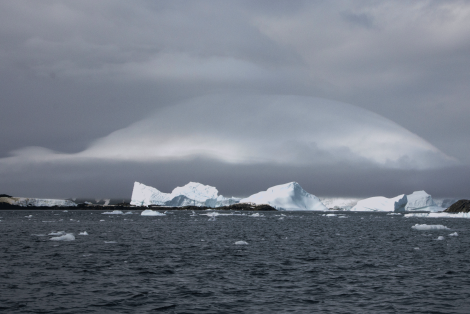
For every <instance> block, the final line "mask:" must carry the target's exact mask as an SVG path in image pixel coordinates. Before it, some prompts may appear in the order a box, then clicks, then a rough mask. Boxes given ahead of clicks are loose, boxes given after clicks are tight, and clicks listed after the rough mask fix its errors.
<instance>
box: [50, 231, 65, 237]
mask: <svg viewBox="0 0 470 314" xmlns="http://www.w3.org/2000/svg"><path fill="white" fill-rule="evenodd" d="M64 234H65V231H52V232H51V233H49V234H48V235H51V236H60V235H64Z"/></svg>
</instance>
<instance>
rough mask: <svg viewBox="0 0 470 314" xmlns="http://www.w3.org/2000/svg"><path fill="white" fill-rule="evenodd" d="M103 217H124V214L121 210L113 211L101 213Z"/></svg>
mask: <svg viewBox="0 0 470 314" xmlns="http://www.w3.org/2000/svg"><path fill="white" fill-rule="evenodd" d="M101 214H103V215H123V214H124V213H123V212H122V211H120V210H113V211H112V212H104V213H101Z"/></svg>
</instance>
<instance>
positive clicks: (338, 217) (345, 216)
mask: <svg viewBox="0 0 470 314" xmlns="http://www.w3.org/2000/svg"><path fill="white" fill-rule="evenodd" d="M338 218H348V216H339V217H338Z"/></svg>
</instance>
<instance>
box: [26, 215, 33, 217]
mask: <svg viewBox="0 0 470 314" xmlns="http://www.w3.org/2000/svg"><path fill="white" fill-rule="evenodd" d="M24 217H25V218H33V215H29V216H24Z"/></svg>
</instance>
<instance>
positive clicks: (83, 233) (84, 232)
mask: <svg viewBox="0 0 470 314" xmlns="http://www.w3.org/2000/svg"><path fill="white" fill-rule="evenodd" d="M78 235H88V232H86V231H83V232H80V233H79V234H78Z"/></svg>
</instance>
